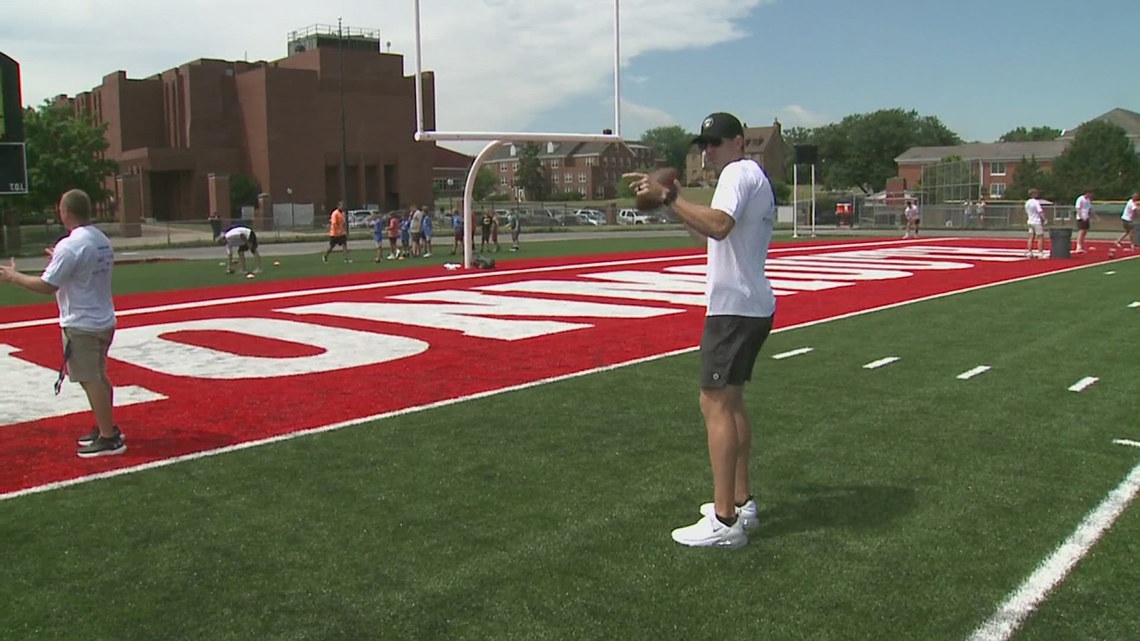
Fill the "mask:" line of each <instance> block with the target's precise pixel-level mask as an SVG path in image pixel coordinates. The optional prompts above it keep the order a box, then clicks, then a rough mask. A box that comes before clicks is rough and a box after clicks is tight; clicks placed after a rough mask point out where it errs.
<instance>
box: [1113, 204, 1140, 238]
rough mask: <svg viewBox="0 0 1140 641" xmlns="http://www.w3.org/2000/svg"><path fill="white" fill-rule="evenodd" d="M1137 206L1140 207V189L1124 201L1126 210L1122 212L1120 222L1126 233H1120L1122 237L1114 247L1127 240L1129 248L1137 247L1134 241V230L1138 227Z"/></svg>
mask: <svg viewBox="0 0 1140 641" xmlns="http://www.w3.org/2000/svg"><path fill="white" fill-rule="evenodd" d="M1137 208H1140V191H1136V192H1134V193H1133V194H1132V198H1131V199H1130V200H1129V201H1128V202H1126V203H1124V212H1123V213H1121V214H1120V222H1121V224H1122V225H1121V226H1122V227H1124V233H1122V234H1121V235H1120V238H1117V239H1116V244H1115V245H1113V247H1115V248H1119V247H1120V243H1123V242H1124V241H1126V240H1127V241H1128V247H1127V250H1128V251H1132V250H1133V249H1136V246H1135V245H1134V244H1133V241H1132V230H1134V229H1136V210H1137Z"/></svg>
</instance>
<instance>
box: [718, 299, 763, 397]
mask: <svg viewBox="0 0 1140 641" xmlns="http://www.w3.org/2000/svg"><path fill="white" fill-rule="evenodd" d="M772 319H773V317H772V316H765V317H755V316H706V317H705V329H704V332H703V333H702V334H701V387H725V386H726V385H743V384H744V383H746V382H748V381H750V380H752V368H753V366H754V365H756V357H757V356H758V355H759V354H760V348H761V347H763V346H764V341H765V340H767V339H768V334H769V333H770V332H771V331H772Z"/></svg>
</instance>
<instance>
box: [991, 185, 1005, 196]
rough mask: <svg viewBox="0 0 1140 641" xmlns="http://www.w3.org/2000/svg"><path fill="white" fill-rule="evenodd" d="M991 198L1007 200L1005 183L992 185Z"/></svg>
mask: <svg viewBox="0 0 1140 641" xmlns="http://www.w3.org/2000/svg"><path fill="white" fill-rule="evenodd" d="M990 198H1005V183H990Z"/></svg>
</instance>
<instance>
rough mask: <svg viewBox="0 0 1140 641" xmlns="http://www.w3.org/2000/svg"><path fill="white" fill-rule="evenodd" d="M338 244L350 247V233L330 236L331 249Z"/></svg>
mask: <svg viewBox="0 0 1140 641" xmlns="http://www.w3.org/2000/svg"><path fill="white" fill-rule="evenodd" d="M337 245H340V246H341V247H348V235H344V236H329V248H330V249H331V248H333V247H336V246H337Z"/></svg>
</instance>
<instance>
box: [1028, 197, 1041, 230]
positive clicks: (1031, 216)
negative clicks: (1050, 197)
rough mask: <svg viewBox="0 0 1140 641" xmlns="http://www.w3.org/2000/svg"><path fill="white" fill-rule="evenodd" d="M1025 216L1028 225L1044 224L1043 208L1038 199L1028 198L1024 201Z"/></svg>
mask: <svg viewBox="0 0 1140 641" xmlns="http://www.w3.org/2000/svg"><path fill="white" fill-rule="evenodd" d="M1025 217H1026V218H1027V219H1028V220H1029V224H1030V225H1044V224H1045V208H1044V207H1042V206H1041V202H1040V201H1039V200H1037V199H1036V198H1030V199H1029V200H1027V201H1025Z"/></svg>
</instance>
